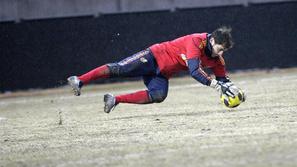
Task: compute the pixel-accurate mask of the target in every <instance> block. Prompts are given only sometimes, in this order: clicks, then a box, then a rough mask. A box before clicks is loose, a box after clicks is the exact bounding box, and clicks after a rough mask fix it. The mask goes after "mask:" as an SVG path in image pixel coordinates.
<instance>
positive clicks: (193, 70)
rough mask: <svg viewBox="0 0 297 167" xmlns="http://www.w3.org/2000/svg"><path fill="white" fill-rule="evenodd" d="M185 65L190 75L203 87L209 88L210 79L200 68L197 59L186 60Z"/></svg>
mask: <svg viewBox="0 0 297 167" xmlns="http://www.w3.org/2000/svg"><path fill="white" fill-rule="evenodd" d="M187 63H188V68H189V72H190V75H191V76H192V77H193V78H194V79H195V80H197V81H198V82H200V83H202V84H203V85H207V86H209V85H210V83H211V78H210V77H209V76H208V75H207V74H206V73H205V72H204V71H203V70H202V69H201V68H200V60H199V59H197V58H193V59H188V60H187Z"/></svg>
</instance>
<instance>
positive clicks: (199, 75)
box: [187, 58, 234, 96]
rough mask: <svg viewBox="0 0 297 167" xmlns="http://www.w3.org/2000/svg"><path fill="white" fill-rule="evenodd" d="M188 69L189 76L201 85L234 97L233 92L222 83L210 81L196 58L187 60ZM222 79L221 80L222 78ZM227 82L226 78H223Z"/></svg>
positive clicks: (214, 80)
mask: <svg viewBox="0 0 297 167" xmlns="http://www.w3.org/2000/svg"><path fill="white" fill-rule="evenodd" d="M187 63H188V68H189V72H190V74H191V76H192V77H193V78H194V79H195V80H197V81H198V82H200V83H202V84H203V85H207V86H210V87H212V88H215V89H216V90H217V91H219V92H221V93H225V94H228V95H229V96H234V94H233V92H232V91H231V90H230V89H229V86H228V85H227V84H225V83H224V82H222V81H217V80H216V79H211V78H210V77H209V76H208V75H207V74H206V73H205V72H204V71H203V70H202V69H201V68H200V60H199V59H197V58H193V59H188V61H187ZM222 79H223V78H222ZM224 79H225V80H227V78H224Z"/></svg>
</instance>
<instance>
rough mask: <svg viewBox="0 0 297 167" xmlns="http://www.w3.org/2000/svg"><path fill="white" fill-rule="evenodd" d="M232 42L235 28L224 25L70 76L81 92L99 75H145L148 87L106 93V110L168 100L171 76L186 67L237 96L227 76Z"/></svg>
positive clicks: (206, 82) (202, 80)
mask: <svg viewBox="0 0 297 167" xmlns="http://www.w3.org/2000/svg"><path fill="white" fill-rule="evenodd" d="M232 46H233V41H232V36H231V28H229V27H220V28H218V29H216V30H215V31H213V32H212V33H195V34H190V35H186V36H183V37H180V38H177V39H175V40H172V41H167V42H162V43H158V44H154V45H152V46H150V47H149V48H147V49H145V50H142V51H140V52H138V53H136V54H134V55H132V56H130V57H127V58H125V59H124V60H122V61H119V62H115V63H110V64H105V65H102V66H99V67H97V68H95V69H93V70H91V71H89V72H87V73H85V74H83V75H81V76H71V77H69V78H68V79H67V80H68V83H69V85H70V86H71V87H72V89H73V91H74V94H75V95H76V96H79V95H80V94H81V88H82V86H83V85H86V84H88V83H90V81H93V80H96V79H104V78H114V77H138V76H142V77H143V81H144V84H145V85H146V87H147V89H145V90H140V91H137V92H134V93H129V94H121V95H116V96H114V95H112V94H110V93H108V94H105V95H104V99H103V100H104V111H105V112H106V113H109V112H110V111H111V110H112V109H113V108H114V107H115V106H116V105H118V104H119V103H133V104H150V103H160V102H162V101H164V100H165V99H166V97H167V93H168V80H169V79H170V77H171V76H172V75H173V74H175V73H177V72H180V71H184V70H187V71H188V72H189V74H190V75H191V76H192V77H193V78H194V79H195V80H197V81H198V82H200V83H201V84H203V85H206V86H209V87H211V88H215V89H216V90H217V91H219V92H220V93H224V94H227V95H229V96H234V90H230V89H229V88H228V85H230V83H231V81H230V80H229V78H228V77H227V76H226V69H225V61H224V58H223V53H224V52H226V51H227V50H228V49H230V48H232ZM204 68H209V69H211V70H212V71H213V73H214V75H215V78H210V77H209V75H208V74H207V73H206V72H205V71H204V70H203V69H204ZM226 83H229V84H226Z"/></svg>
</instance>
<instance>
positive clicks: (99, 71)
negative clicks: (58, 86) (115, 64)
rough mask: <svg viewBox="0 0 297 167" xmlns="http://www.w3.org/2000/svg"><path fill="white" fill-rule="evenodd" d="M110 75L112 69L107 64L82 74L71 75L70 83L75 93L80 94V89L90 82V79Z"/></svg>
mask: <svg viewBox="0 0 297 167" xmlns="http://www.w3.org/2000/svg"><path fill="white" fill-rule="evenodd" d="M109 76H110V70H109V68H108V66H107V65H103V66H100V67H97V68H95V69H93V70H91V71H89V72H87V73H85V74H83V75H81V76H71V77H69V78H68V79H67V80H68V83H69V85H70V86H71V87H72V89H73V92H74V95H76V96H79V95H80V90H81V88H82V86H83V85H86V84H88V83H89V82H90V81H93V80H96V79H99V78H108V77H109Z"/></svg>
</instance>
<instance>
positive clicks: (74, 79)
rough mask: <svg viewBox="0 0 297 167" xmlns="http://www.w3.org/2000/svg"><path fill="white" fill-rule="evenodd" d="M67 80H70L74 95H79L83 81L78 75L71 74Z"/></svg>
mask: <svg viewBox="0 0 297 167" xmlns="http://www.w3.org/2000/svg"><path fill="white" fill-rule="evenodd" d="M67 80H68V84H69V85H70V86H71V87H72V90H73V92H74V95H75V96H79V95H80V89H81V87H82V85H83V83H82V82H81V81H80V80H79V79H78V77H77V76H71V77H69V78H67Z"/></svg>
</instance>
